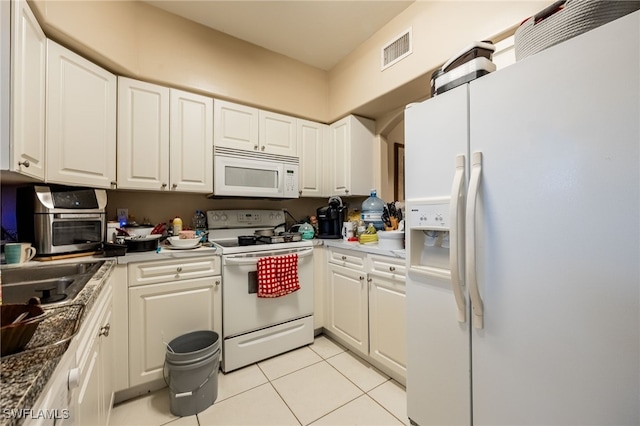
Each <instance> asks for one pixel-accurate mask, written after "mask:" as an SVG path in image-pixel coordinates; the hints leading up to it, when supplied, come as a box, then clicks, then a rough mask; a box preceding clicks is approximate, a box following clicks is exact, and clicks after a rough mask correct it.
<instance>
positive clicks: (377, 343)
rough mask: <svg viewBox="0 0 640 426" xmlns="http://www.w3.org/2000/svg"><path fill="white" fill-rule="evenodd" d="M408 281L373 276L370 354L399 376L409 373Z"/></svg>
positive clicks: (370, 285)
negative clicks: (406, 285)
mask: <svg viewBox="0 0 640 426" xmlns="http://www.w3.org/2000/svg"><path fill="white" fill-rule="evenodd" d="M405 312H406V293H405V281H404V279H393V278H388V277H381V276H377V275H374V274H373V273H372V274H369V355H370V356H371V357H372V358H373V359H375V360H376V361H378V362H379V363H381V364H384V365H385V366H387V367H388V368H390V369H392V370H393V371H394V372H396V373H397V374H398V375H400V376H402V377H406V374H407V343H406V340H407V332H406V329H407V327H406V325H407V321H406V315H405Z"/></svg>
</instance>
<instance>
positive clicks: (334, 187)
mask: <svg viewBox="0 0 640 426" xmlns="http://www.w3.org/2000/svg"><path fill="white" fill-rule="evenodd" d="M348 118H349V117H347V118H343V119H342V120H340V121H338V122H336V123H333V124H332V125H331V126H329V132H330V142H331V144H330V152H331V161H330V169H329V170H330V176H329V183H330V191H331V194H334V195H351V194H350V187H351V170H349V165H350V164H351V148H350V145H349V137H350V128H351V126H350V123H349V120H348Z"/></svg>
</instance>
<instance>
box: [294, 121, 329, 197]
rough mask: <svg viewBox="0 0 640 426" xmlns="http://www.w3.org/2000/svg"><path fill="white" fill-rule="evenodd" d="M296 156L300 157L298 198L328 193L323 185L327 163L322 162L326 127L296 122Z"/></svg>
mask: <svg viewBox="0 0 640 426" xmlns="http://www.w3.org/2000/svg"><path fill="white" fill-rule="evenodd" d="M297 127H298V155H299V156H300V168H299V171H300V181H299V188H300V196H302V197H323V196H328V195H329V191H328V190H327V188H326V187H327V185H326V183H325V177H326V178H328V176H329V174H328V173H326V172H325V168H326V165H327V163H325V161H324V153H325V151H326V148H327V147H326V145H325V134H326V131H325V129H326V127H327V126H326V125H325V124H320V123H315V122H313V121H307V120H300V119H299V120H298V126H297Z"/></svg>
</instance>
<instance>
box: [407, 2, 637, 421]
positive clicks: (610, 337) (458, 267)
mask: <svg viewBox="0 0 640 426" xmlns="http://www.w3.org/2000/svg"><path fill="white" fill-rule="evenodd" d="M639 28H640V12H636V13H633V14H631V15H627V16H625V17H623V18H621V19H618V20H616V21H614V22H611V23H608V24H606V25H604V26H602V27H599V28H597V29H594V30H592V31H590V32H587V33H585V34H582V35H580V36H578V37H575V38H573V39H571V40H568V41H566V42H564V43H562V44H559V45H556V46H554V47H551V48H549V49H547V50H545V51H542V52H540V53H538V54H536V55H534V56H531V57H529V58H526V59H524V60H522V61H520V62H518V63H516V64H514V65H511V66H509V67H507V68H504V69H502V70H499V71H497V72H494V73H492V74H489V75H486V76H484V77H481V78H479V79H477V80H475V81H473V82H471V83H470V84H466V85H463V86H460V87H458V88H455V89H453V90H451V91H448V92H445V93H444V94H442V95H439V96H436V97H434V98H432V99H429V100H427V101H425V102H422V103H419V104H413V105H410V106H408V107H407V109H406V111H405V158H406V160H405V161H406V178H405V191H406V198H407V206H406V220H407V244H406V247H407V270H408V276H407V315H408V317H407V324H408V342H407V348H408V360H407V400H408V406H407V409H408V415H409V418H410V419H411V421H412V422H413V423H415V424H419V425H450V424H456V425H470V424H475V425H521V424H529V425H587V424H592V425H614V424H615V425H623V424H635V425H637V424H640V266H639V265H640V226H639V223H640V171H639V170H640V155H639V152H640V148H639V147H640V130H639V126H640V124H639V123H640V106H639V105H640V84H639V81H640V69H639V65H640V58H639V52H640V46H639V40H640V33H639Z"/></svg>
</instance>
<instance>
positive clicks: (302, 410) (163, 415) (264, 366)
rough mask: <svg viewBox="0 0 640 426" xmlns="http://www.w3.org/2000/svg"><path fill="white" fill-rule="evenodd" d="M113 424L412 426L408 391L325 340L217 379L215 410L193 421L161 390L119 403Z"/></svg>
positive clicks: (207, 411) (115, 410)
mask: <svg viewBox="0 0 640 426" xmlns="http://www.w3.org/2000/svg"><path fill="white" fill-rule="evenodd" d="M109 424H110V425H111V426H129V425H140V426H142V425H152V426H160V425H170V426H208V425H402V424H405V425H409V420H408V419H407V411H406V393H405V389H404V387H403V386H402V385H400V384H399V383H397V382H396V381H394V380H392V379H390V378H389V377H388V376H386V375H385V374H383V373H381V372H380V371H379V370H377V369H375V368H373V367H372V366H371V365H369V364H367V363H366V362H364V361H363V360H362V359H360V358H358V357H357V356H355V355H354V354H352V353H351V352H349V351H348V350H346V349H344V348H343V347H341V346H340V345H338V344H336V343H334V342H333V341H332V340H330V339H328V338H327V337H325V336H319V337H317V338H316V339H315V341H314V342H313V344H311V345H309V346H305V347H303V348H300V349H296V350H293V351H291V352H287V353H285V354H282V355H280V356H277V357H274V358H270V359H267V360H265V361H261V362H258V363H256V364H253V365H250V366H247V367H245V368H242V369H240V370H236V371H233V372H231V373H229V374H222V373H220V374H219V375H218V397H217V399H216V402H215V404H213V405H212V406H211V407H209V408H207V409H206V410H204V411H202V412H200V413H198V414H197V415H195V416H189V417H177V416H174V415H173V414H171V411H170V409H169V390H168V388H164V389H161V390H159V391H157V392H153V393H151V394H149V395H145V396H142V397H138V398H136V399H132V400H129V401H125V402H123V403H121V404H118V405H116V406H115V407H114V408H113V410H112V412H111V421H110V423H109Z"/></svg>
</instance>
